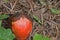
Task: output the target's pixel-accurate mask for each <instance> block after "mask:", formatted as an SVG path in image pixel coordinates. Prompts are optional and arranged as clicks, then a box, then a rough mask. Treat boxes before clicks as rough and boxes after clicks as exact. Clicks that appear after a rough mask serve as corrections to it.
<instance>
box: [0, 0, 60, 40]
mask: <svg viewBox="0 0 60 40" xmlns="http://www.w3.org/2000/svg"><path fill="white" fill-rule="evenodd" d="M42 2H43V3H42ZM52 7H53V8H56V9H58V10H60V0H8V2H5V1H3V0H0V14H7V15H9V16H10V17H11V16H12V15H14V14H16V13H26V14H27V15H29V16H30V17H32V20H33V30H32V33H30V36H29V37H28V38H27V40H33V36H34V34H35V33H39V34H42V35H43V36H48V37H50V38H51V40H60V14H52V13H51V11H50V8H52ZM33 15H36V16H37V17H38V18H39V20H40V21H41V24H39V23H38V22H37V21H35V19H33ZM10 17H9V18H10ZM9 18H8V19H5V20H3V26H4V27H5V28H11V27H8V26H10V25H9V24H8V23H9V22H10V20H9Z"/></svg>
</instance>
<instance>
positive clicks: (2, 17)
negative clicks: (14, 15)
mask: <svg viewBox="0 0 60 40" xmlns="http://www.w3.org/2000/svg"><path fill="white" fill-rule="evenodd" d="M8 17H9V16H8V15H6V14H1V15H0V20H3V19H5V18H8Z"/></svg>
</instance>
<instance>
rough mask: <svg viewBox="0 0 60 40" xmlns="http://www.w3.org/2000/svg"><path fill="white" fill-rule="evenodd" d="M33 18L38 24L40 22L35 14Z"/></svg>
mask: <svg viewBox="0 0 60 40" xmlns="http://www.w3.org/2000/svg"><path fill="white" fill-rule="evenodd" d="M33 18H34V19H35V20H36V21H37V22H38V23H39V24H41V21H40V19H39V18H38V17H37V16H35V15H33Z"/></svg>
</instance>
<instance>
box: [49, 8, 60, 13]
mask: <svg viewBox="0 0 60 40" xmlns="http://www.w3.org/2000/svg"><path fill="white" fill-rule="evenodd" d="M50 11H51V13H52V14H60V10H57V9H55V8H51V9H50Z"/></svg>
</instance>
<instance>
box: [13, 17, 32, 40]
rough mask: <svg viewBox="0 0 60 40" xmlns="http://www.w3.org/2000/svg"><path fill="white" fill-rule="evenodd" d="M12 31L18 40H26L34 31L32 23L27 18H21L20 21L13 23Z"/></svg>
mask: <svg viewBox="0 0 60 40" xmlns="http://www.w3.org/2000/svg"><path fill="white" fill-rule="evenodd" d="M12 31H13V33H14V34H15V36H16V39H17V40H26V38H27V37H28V36H29V34H30V32H31V31H32V22H31V21H30V20H29V19H28V18H26V17H20V19H19V20H16V21H12Z"/></svg>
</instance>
